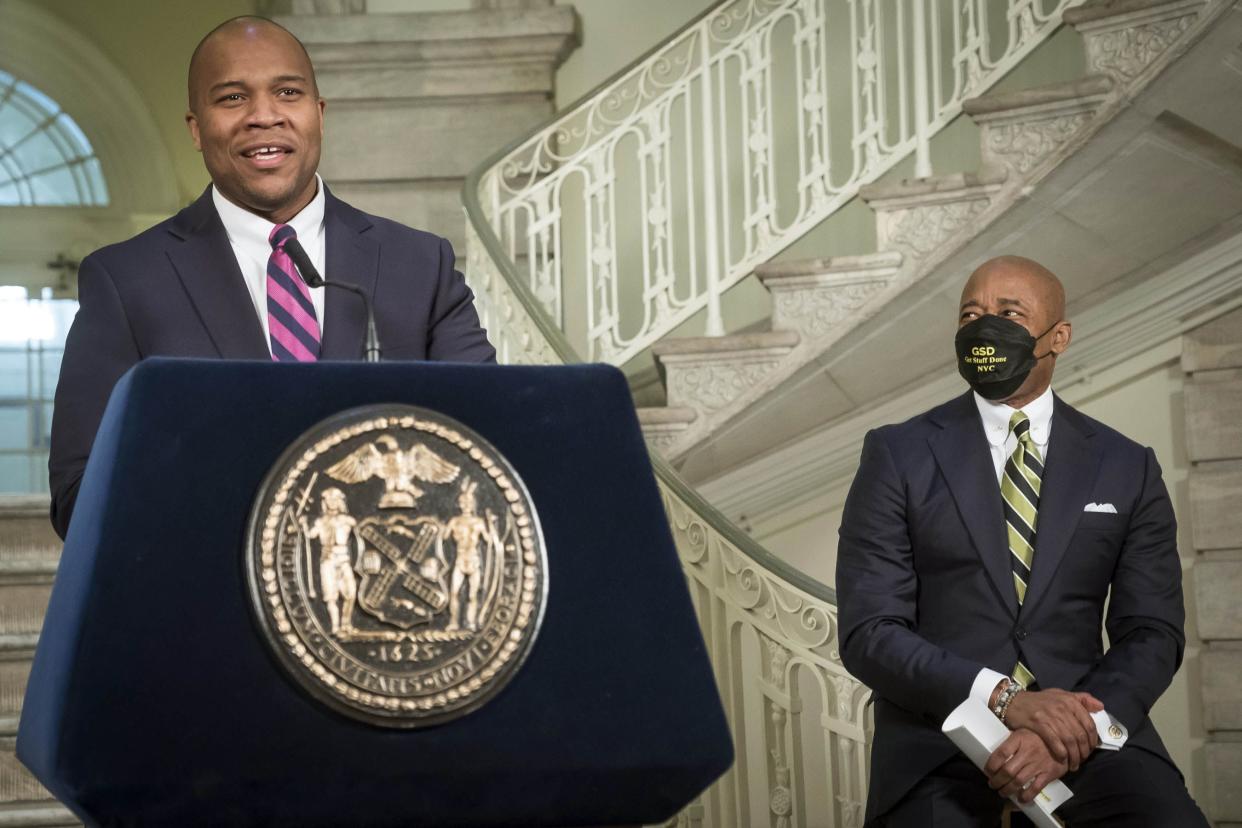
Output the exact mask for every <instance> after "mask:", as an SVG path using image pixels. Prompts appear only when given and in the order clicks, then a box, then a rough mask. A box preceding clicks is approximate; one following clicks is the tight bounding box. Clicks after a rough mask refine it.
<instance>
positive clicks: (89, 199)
mask: <svg viewBox="0 0 1242 828" xmlns="http://www.w3.org/2000/svg"><path fill="white" fill-rule="evenodd" d="M107 204H108V186H107V184H106V183H105V182H104V177H103V172H102V171H101V170H100V167H99V160H98V159H97V158H95V151H94V149H93V148H92V147H91V142H90V140H89V139H87V137H86V135H84V134H83V133H82V130H81V129H79V128H78V125H77V123H75V122H74V120H73V118H71V117H69V115H68V114H67V113H65V112H62V111H61V108H60V106H59V105H58V104H57V103H56V102H55V101H54V100H52V99H51V98H49V97H48V96H47V95H45V94H43V93H42V92H40V91H39V90H38V89H35V88H34V87H33V86H31V85H30V84H28V83H26V82H25V81H21V80H18V79H17V78H15V77H13V76H12V75H10V74H9V73H7V72H3V71H0V206H14V205H17V206H46V205H56V206H88V207H104V206H106V205H107Z"/></svg>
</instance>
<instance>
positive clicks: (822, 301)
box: [755, 251, 903, 342]
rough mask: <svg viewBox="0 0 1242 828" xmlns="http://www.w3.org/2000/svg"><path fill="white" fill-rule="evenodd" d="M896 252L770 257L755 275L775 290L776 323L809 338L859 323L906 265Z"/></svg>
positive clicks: (821, 337) (824, 336) (776, 327)
mask: <svg viewBox="0 0 1242 828" xmlns="http://www.w3.org/2000/svg"><path fill="white" fill-rule="evenodd" d="M902 259H903V257H902V255H901V254H900V253H897V252H892V251H890V252H886V253H869V254H867V255H863V256H834V257H831V258H823V259H804V260H801V261H794V262H770V263H768V264H764V265H760V266H759V267H757V268H755V275H756V276H758V277H759V280H760V281H761V282H763V284H764V287H766V288H767V289H768V291H769V292H770V293H771V294H772V328H773V330H777V331H796V332H797V333H798V335H799V337H801V338H802V339H803V340H804V341H807V342H815V341H818V340H824V339H827V338H833V337H834V335H835V334H837V333H839V331H840V329H841V327H842V326H843V325H845V324H847V323H848V324H850V325H853V324H857V321H858V319H859V316H860V314H862V313H863V308H864V306H865V305H866V304H867V303H868V302H871V301H872V300H873V299H875V298H876V297H877V296H878V295H879V294H880V293H881V292H882V291H883V290H884V288H885V286H887V285H888V284H890V282H891V281H892V279H893V277H894V276H895V275H896V274H897V271H898V270H899V269H900V267H901V263H902Z"/></svg>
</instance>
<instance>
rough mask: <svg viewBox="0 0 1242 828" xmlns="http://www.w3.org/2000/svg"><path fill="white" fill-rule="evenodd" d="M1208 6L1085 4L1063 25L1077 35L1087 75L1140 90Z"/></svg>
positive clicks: (1182, 2)
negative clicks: (1081, 47) (1100, 77)
mask: <svg viewBox="0 0 1242 828" xmlns="http://www.w3.org/2000/svg"><path fill="white" fill-rule="evenodd" d="M1207 7H1208V3H1207V2H1206V0H1087V2H1085V3H1083V4H1082V5H1080V6H1075V7H1074V8H1071V9H1066V10H1065V13H1064V14H1063V15H1062V20H1064V21H1065V22H1066V23H1067V24H1068V25H1070V26H1073V27H1074V28H1075V29H1077V30H1078V33H1079V34H1081V35H1082V38H1083V46H1084V48H1085V49H1086V52H1087V67H1088V69H1089V70H1090V71H1091V72H1093V73H1098V74H1103V75H1109V76H1110V77H1112V78H1113V79H1115V80H1116V81H1118V82H1119V83H1122V84H1129V83H1131V82H1132V81H1137V82H1138V84H1140V85H1141V84H1143V83H1145V82H1146V81H1147V80H1149V79H1150V78H1151V77H1154V76H1155V74H1156V73H1158V72H1159V71H1160V70H1161V68H1163V65H1164V63H1165V60H1162V58H1164V57H1165V56H1166V53H1168V52H1169V51H1170V49H1172V47H1173V45H1174V44H1175V43H1176V42H1177V41H1178V39H1179V38H1180V37H1181V36H1182V35H1183V34H1184V33H1185V32H1186V31H1187V30H1188V29H1189V28H1190V27H1191V26H1192V25H1193V24H1194V22H1195V20H1196V18H1197V17H1198V16H1199V14H1200V13H1201V12H1202V11H1204V10H1205V9H1206V8H1207ZM1140 75H1141V76H1143V77H1142V78H1140V77H1139V76H1140Z"/></svg>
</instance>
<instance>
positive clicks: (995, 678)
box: [970, 388, 1129, 750]
mask: <svg viewBox="0 0 1242 828" xmlns="http://www.w3.org/2000/svg"><path fill="white" fill-rule="evenodd" d="M974 397H975V405H976V406H977V407H978V408H979V417H980V418H981V419H982V420H983V433H984V434H985V435H986V436H987V438H988V448H989V450H990V451H991V452H992V465H993V466H994V467H995V469H996V484H997V485H998V486H999V485H1000V481H1001V477H1002V475H1004V473H1005V463H1006V462H1007V461H1008V460H1009V456H1010V455H1011V454H1013V450H1014V449H1015V448H1017V446H1018V438H1017V437H1015V436H1014V435H1013V433H1012V432H1011V431H1010V430H1009V418H1010V417H1012V416H1013V412H1014V411H1016V410H1018V409H1014V408H1010V407H1009V406H1007V405H1005V404H1004V403H997V402H991V401H989V400H985V399H984V398H983V397H981V396H979V395H978V394H975V395H974ZM1052 407H1053V398H1052V388H1047V389H1045V390H1044V393H1042V394H1040V395H1039V396H1038V397H1036V398H1035V399H1034V400H1032V401H1031V402H1029V403H1027V404H1026V405H1024V406H1023V407H1022V409H1021V410H1022V411H1023V413H1025V414H1026V416H1027V419H1028V420H1030V421H1031V440H1032V441H1033V442H1034V443H1035V447H1036V448H1038V449H1039V456H1040V457H1042V458H1043V459H1044V462H1045V463H1046V462H1047V461H1048V447H1049V440H1050V438H1051V437H1052ZM1038 533H1039V530H1038V527H1037V528H1036V535H1038ZM1004 678H1007V676H1004V675H1002V674H1001V673H998V672H996V671H995V670H990V669H988V668H987V667H984V668H983V669H982V670H980V671H979V675H977V676H975V681H974V684H972V685H971V687H970V698H972V699H975V700H976V701H978V702H980V703H981V704H983V706H984V707H990V705H989V704H988V702H990V701H991V699H992V691H993V690H995V689H996V685H997V684H999V683H1000V681H1001V679H1004ZM1091 718H1092V719H1093V720H1094V721H1095V729H1096V730H1097V731H1098V732H1099V734H1100V745H1099V746H1100V747H1102V748H1104V749H1106V750H1120V749H1121V746H1122V745H1124V744H1125V743H1126V739H1127V738H1128V737H1129V733H1128V732H1127V731H1126V728H1125V725H1123V724H1122V723H1121V722H1119V721H1117V720H1116V719H1114V718H1113V717H1112V716H1110V715H1108V712H1107V711H1104V710H1101V711H1099V712H1096V713H1092V714H1091ZM1118 733H1119V734H1121V735H1120V736H1118V735H1115V734H1118Z"/></svg>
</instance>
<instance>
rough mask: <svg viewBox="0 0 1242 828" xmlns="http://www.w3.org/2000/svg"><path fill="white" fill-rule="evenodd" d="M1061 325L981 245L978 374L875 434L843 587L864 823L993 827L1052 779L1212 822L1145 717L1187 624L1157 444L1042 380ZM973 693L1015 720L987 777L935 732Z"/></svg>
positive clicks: (1053, 310) (968, 312) (1048, 300)
mask: <svg viewBox="0 0 1242 828" xmlns="http://www.w3.org/2000/svg"><path fill="white" fill-rule="evenodd" d="M1071 332H1072V329H1071V326H1070V323H1069V322H1067V321H1066V320H1065V293H1064V290H1063V288H1062V286H1061V283H1060V282H1059V281H1058V280H1057V278H1056V277H1055V276H1054V275H1053V274H1052V273H1050V272H1049V271H1048V270H1047V269H1045V268H1043V267H1042V266H1041V265H1039V264H1038V263H1036V262H1033V261H1031V260H1029V259H1023V258H1020V257H1015V256H1005V257H1001V258H998V259H993V260H991V261H989V262H986V263H984V264H983V265H982V266H980V267H979V269H978V270H976V271H975V272H974V273H973V274H972V275H971V277H970V279H969V281H968V282H967V283H966V286H965V288H964V289H963V291H962V302H961V309H960V317H959V322H958V334H957V337H956V340H955V350H956V353H957V357H958V370H959V372H960V373H961V374H962V376H963V378H965V379H966V380H967V382H968V383H969V384H970V386H971V389H972V390H971V391H970V392H968V393H967V394H965V395H963V396H962V397H959V398H958V399H956V400H953V401H951V402H949V403H946V404H944V405H942V406H939V407H937V408H934V409H932V410H931V411H929V412H926V413H925V414H922V415H920V416H918V417H915V418H914V419H912V420H909V421H907V422H905V423H902V424H900V425H895V426H886V427H884V428H880V429H876V430H875V431H872V432H871V433H869V434H868V435H867V439H866V442H865V444H864V446H863V454H862V460H861V464H860V466H859V470H858V474H857V476H856V477H855V479H854V484H853V486H852V487H851V489H850V494H849V498H848V499H847V501H846V505H845V512H844V515H843V518H842V524H841V540H840V545H839V549H838V561H837V595H838V599H839V601H840V633H839V634H840V639H841V642H842V647H841V657H842V661H843V662H844V664H845V666H846V667H847V668H848V669H849V670H850V671H851V672H852V673H853V674H854V675H856V676H858V677H859V678H860V679H861V680H862V681H864V682H865V683H866V684H867V685H868V686H869V687H871V688H872V690H873V691H874V694H875V742H874V745H873V749H872V765H871V779H870V796H869V800H868V803H867V824H868V825H885V826H924V825H936V826H994V825H996V824H997V823H998V818H999V814H1000V811H1001V808H1002V805H1003V804H1004V800H1003V799H1002V797H1010V796H1013V797H1015V798H1017V799H1018V800H1019V801H1021V802H1024V803H1026V802H1031V801H1032V800H1034V798H1035V797H1036V795H1037V794H1038V793H1039V792H1040V790H1042V789H1043V788H1044V786H1046V785H1047V784H1048V783H1049V782H1051V781H1053V780H1055V779H1061V780H1062V781H1064V782H1065V784H1067V785H1068V786H1069V787H1070V789H1071V790H1072V791H1073V793H1074V796H1073V797H1072V798H1071V799H1070V800H1069V801H1068V802H1066V803H1065V804H1064V805H1062V806H1061V807H1060V808H1059V809H1058V810H1057V814H1058V815H1059V816H1062V817H1064V818H1065V819H1066V820H1067V821H1068V822H1069V823H1070V824H1071V825H1074V826H1078V825H1100V824H1107V825H1125V826H1131V825H1132V826H1166V825H1167V826H1194V825H1206V824H1207V823H1206V821H1205V820H1204V818H1203V815H1202V814H1201V813H1200V811H1199V809H1198V807H1197V806H1196V805H1195V804H1194V801H1193V800H1192V799H1191V798H1190V795H1189V793H1188V792H1187V791H1186V787H1185V783H1184V782H1183V781H1182V778H1181V775H1180V774H1179V772H1178V771H1177V768H1176V767H1175V766H1174V765H1173V762H1172V760H1171V759H1170V758H1169V756H1168V752H1167V751H1166V750H1165V748H1164V745H1163V744H1162V743H1161V741H1160V737H1159V735H1158V734H1157V733H1156V731H1155V728H1154V727H1153V726H1152V724H1151V721H1150V720H1149V719H1148V717H1147V713H1148V711H1149V710H1150V709H1151V706H1152V705H1153V704H1154V703H1155V701H1156V699H1157V698H1158V697H1159V696H1160V694H1161V693H1163V692H1164V690H1165V688H1167V687H1168V685H1169V683H1170V681H1171V680H1172V678H1173V674H1174V673H1175V672H1176V671H1177V668H1178V666H1179V665H1180V663H1181V659H1182V650H1183V647H1184V643H1185V638H1184V635H1183V632H1182V627H1183V621H1184V616H1185V613H1184V610H1183V605H1182V589H1181V564H1180V560H1179V558H1178V554H1177V544H1176V524H1175V521H1174V516H1173V510H1172V506H1171V504H1170V502H1169V497H1168V493H1167V492H1166V490H1165V487H1164V484H1163V482H1162V481H1161V476H1160V467H1159V465H1158V464H1157V462H1156V458H1155V455H1154V454H1153V452H1152V451H1151V450H1150V449H1145V448H1143V447H1142V446H1139V445H1138V444H1136V443H1134V442H1133V441H1131V440H1128V439H1127V438H1125V437H1123V436H1122V435H1121V434H1118V433H1117V432H1115V431H1113V430H1112V429H1110V428H1108V427H1107V426H1105V425H1103V424H1101V423H1098V422H1096V421H1094V420H1091V419H1090V418H1088V417H1086V416H1084V415H1082V414H1080V413H1079V412H1077V411H1075V410H1074V409H1072V408H1070V407H1069V406H1068V405H1066V404H1065V403H1063V402H1062V401H1061V400H1059V399H1057V398H1056V397H1055V396H1054V395H1053V393H1052V390H1051V388H1050V383H1051V381H1052V374H1053V370H1054V368H1055V366H1056V360H1057V357H1058V356H1059V355H1060V354H1062V353H1064V352H1065V350H1066V348H1068V347H1069V344H1070V339H1071ZM1106 599H1108V609H1107V618H1105V601H1106ZM1104 627H1106V628H1107V632H1108V636H1109V640H1110V647H1109V649H1108V651H1107V652H1105V651H1104V649H1103V647H1102V644H1101V640H1102V631H1103V628H1104ZM967 699H975V700H977V701H978V702H980V703H982V704H986V705H987V706H988V707H989V708H990V709H991V710H992V711H993V713H994V714H995V715H997V716H998V717H1000V718H1001V720H1002V721H1003V722H1004V724H1005V725H1006V726H1007V727H1008V728H1009V729H1010V731H1011V733H1010V735H1009V737H1008V739H1006V741H1005V742H1004V743H1003V744H1002V745H1001V746H1000V747H999V748H997V749H996V751H995V752H994V753H993V754H992V756H991V758H990V759H989V761H988V763H987V765H986V767H985V769H984V774H986V775H981V774H980V772H979V771H978V770H977V769H976V768H975V767H974V765H972V764H971V763H970V761H969V760H968V759H966V758H965V757H964V756H962V755H961V754H960V753H959V752H958V751H957V749H956V748H955V747H954V745H953V744H952V743H951V742H950V741H949V740H948V738H947V737H946V736H944V735H943V734H942V733H941V730H940V728H941V724H942V722H943V721H944V719H945V718H946V716H948V714H949V713H950V712H951V711H952V710H953V709H954V708H956V707H957V706H958V705H959V704H960V703H962V702H964V701H966V700H967ZM998 793H999V794H1000V796H997V794H998Z"/></svg>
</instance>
